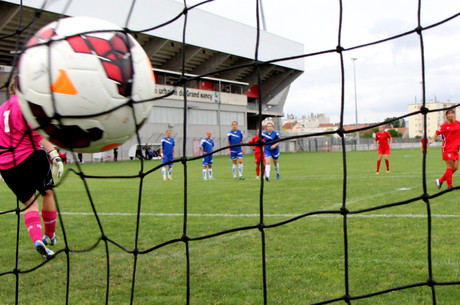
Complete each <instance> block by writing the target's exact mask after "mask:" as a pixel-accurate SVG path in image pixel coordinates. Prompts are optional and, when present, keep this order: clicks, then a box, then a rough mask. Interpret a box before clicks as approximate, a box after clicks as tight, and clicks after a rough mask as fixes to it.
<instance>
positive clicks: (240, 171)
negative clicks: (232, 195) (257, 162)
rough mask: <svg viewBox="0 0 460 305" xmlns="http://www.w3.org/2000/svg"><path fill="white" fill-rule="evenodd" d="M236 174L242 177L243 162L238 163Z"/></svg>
mask: <svg viewBox="0 0 460 305" xmlns="http://www.w3.org/2000/svg"><path fill="white" fill-rule="evenodd" d="M238 175H239V176H240V177H243V163H238Z"/></svg>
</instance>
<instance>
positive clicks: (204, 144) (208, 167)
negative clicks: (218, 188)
mask: <svg viewBox="0 0 460 305" xmlns="http://www.w3.org/2000/svg"><path fill="white" fill-rule="evenodd" d="M211 137H212V131H210V130H209V131H208V132H206V138H204V139H202V140H201V142H200V151H201V153H202V154H203V155H204V154H208V153H211V152H212V151H213V150H214V140H213V139H211ZM206 171H207V172H208V177H209V180H215V179H214V178H213V176H212V155H209V156H205V157H203V180H204V181H206V180H208V179H206Z"/></svg>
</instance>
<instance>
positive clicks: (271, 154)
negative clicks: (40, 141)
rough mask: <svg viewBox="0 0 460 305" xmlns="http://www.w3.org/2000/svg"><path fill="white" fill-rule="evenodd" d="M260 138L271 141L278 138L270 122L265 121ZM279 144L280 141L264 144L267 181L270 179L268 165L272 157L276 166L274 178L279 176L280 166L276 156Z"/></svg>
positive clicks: (278, 154) (277, 155)
mask: <svg viewBox="0 0 460 305" xmlns="http://www.w3.org/2000/svg"><path fill="white" fill-rule="evenodd" d="M262 138H263V139H264V141H265V142H271V141H275V140H279V139H280V136H279V134H278V133H277V132H276V131H274V130H273V123H272V122H268V123H267V130H266V131H264V132H263V133H262ZM279 144H280V142H277V143H271V144H268V145H265V149H264V154H265V180H267V181H270V165H271V161H272V159H273V164H274V165H275V168H276V179H279V178H280V167H279V163H278V157H279V156H280V149H279V147H278V146H279Z"/></svg>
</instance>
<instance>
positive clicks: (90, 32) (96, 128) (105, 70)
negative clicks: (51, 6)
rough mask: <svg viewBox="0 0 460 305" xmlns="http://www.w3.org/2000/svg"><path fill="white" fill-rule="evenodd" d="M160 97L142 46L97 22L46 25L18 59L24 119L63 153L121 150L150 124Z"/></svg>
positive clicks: (114, 27) (81, 20) (84, 20)
mask: <svg viewBox="0 0 460 305" xmlns="http://www.w3.org/2000/svg"><path fill="white" fill-rule="evenodd" d="M154 94H155V80H154V75H153V70H152V66H151V64H150V61H149V58H148V56H147V54H146V53H145V52H144V50H143V49H142V47H141V45H140V44H139V43H138V42H137V41H136V40H135V39H134V38H133V37H132V36H131V35H129V34H127V33H125V32H124V31H123V30H122V29H121V28H120V27H119V26H117V25H115V24H112V23H110V22H107V21H105V20H101V19H98V18H93V17H68V18H63V19H60V20H58V21H55V22H52V23H50V24H48V25H46V26H45V27H43V28H42V29H40V30H39V31H38V32H37V33H35V35H34V36H33V37H32V38H31V39H30V40H29V41H28V42H27V45H26V48H25V50H24V52H23V53H22V54H21V56H20V58H19V63H18V90H17V95H18V98H19V102H20V105H21V111H22V112H23V115H24V117H25V119H26V120H27V121H28V122H29V124H30V125H31V126H32V127H33V128H36V129H37V130H38V132H39V133H41V134H42V135H43V136H44V137H45V138H47V139H48V140H50V142H52V143H53V144H55V145H56V146H59V147H61V148H65V149H72V150H74V151H76V152H101V151H107V150H110V149H112V148H114V147H117V146H119V145H121V144H123V143H124V142H126V141H127V140H129V139H130V138H131V137H132V136H133V135H134V134H135V132H136V130H138V128H140V126H142V124H143V123H144V121H145V120H146V118H147V116H148V115H149V112H150V110H151V108H152V103H151V101H150V100H152V99H153V97H154Z"/></svg>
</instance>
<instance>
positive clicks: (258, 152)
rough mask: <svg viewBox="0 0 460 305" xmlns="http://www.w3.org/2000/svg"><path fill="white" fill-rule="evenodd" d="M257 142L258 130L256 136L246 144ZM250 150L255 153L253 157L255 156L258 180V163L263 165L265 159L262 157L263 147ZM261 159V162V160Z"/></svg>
mask: <svg viewBox="0 0 460 305" xmlns="http://www.w3.org/2000/svg"><path fill="white" fill-rule="evenodd" d="M258 141H259V129H257V135H256V136H254V137H252V139H251V140H250V141H249V142H248V143H253V144H257V142H258ZM251 149H252V150H253V151H254V152H255V154H254V156H255V162H256V174H257V177H256V178H257V179H259V176H260V163H261V162H260V161H262V162H263V164H265V157H264V152H263V146H256V145H254V146H251ZM262 158H263V160H261V159H262ZM263 166H264V165H262V175H263V174H264V170H263Z"/></svg>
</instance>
